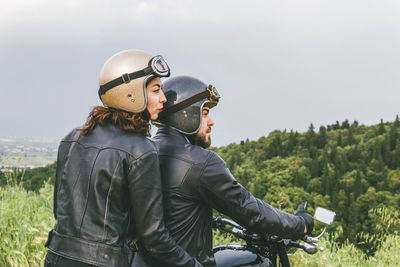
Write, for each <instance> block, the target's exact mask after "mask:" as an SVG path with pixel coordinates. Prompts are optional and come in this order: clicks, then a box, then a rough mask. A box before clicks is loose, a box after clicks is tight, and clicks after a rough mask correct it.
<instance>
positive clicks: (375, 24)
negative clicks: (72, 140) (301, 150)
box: [0, 0, 400, 146]
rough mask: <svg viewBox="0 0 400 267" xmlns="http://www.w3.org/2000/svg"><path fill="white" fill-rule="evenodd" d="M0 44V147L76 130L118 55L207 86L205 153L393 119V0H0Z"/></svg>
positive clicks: (397, 44) (398, 94) (399, 17)
mask: <svg viewBox="0 0 400 267" xmlns="http://www.w3.org/2000/svg"><path fill="white" fill-rule="evenodd" d="M0 38H1V39H0V71H1V73H0V92H1V95H0V137H6V136H7V137H12V136H31V137H57V138H61V137H63V136H64V135H66V133H67V132H68V131H70V130H71V129H72V128H74V127H75V126H78V125H81V124H82V123H83V122H84V121H85V120H86V117H87V115H88V112H89V111H90V109H91V107H93V106H95V105H99V104H100V101H99V99H98V96H97V90H98V75H99V72H100V69H101V67H102V65H103V63H104V62H105V61H106V60H107V59H108V58H109V57H110V56H111V55H113V54H114V53H116V52H118V51H121V50H125V49H141V50H146V51H148V52H150V53H152V54H162V55H163V56H164V57H165V59H166V60H167V61H168V63H169V65H170V67H171V69H172V75H192V76H195V77H197V78H199V79H201V80H203V81H204V82H205V83H207V84H208V83H211V84H213V85H215V86H216V87H217V89H218V90H219V92H220V93H221V95H222V99H221V101H220V104H219V105H218V106H217V107H216V108H215V109H213V110H212V113H211V115H212V118H213V119H214V121H215V123H216V125H215V127H214V129H213V145H215V146H220V145H227V144H229V143H232V142H240V141H241V140H245V139H246V138H249V139H250V140H256V139H258V138H259V137H261V136H263V135H267V134H268V133H269V132H271V131H273V130H275V129H279V130H284V129H287V130H289V131H290V130H291V129H293V130H297V131H300V132H303V131H306V130H307V128H308V126H309V125H310V123H313V124H314V126H315V127H316V128H317V129H318V128H319V126H321V125H328V124H333V123H335V121H336V120H338V121H340V122H341V121H343V120H345V119H348V120H349V121H350V122H352V121H353V120H357V121H358V122H359V123H362V124H366V125H371V124H377V123H379V121H380V119H383V120H384V121H393V120H394V119H395V116H396V114H399V113H400V104H399V103H400V90H399V89H400V75H399V71H400V1H398V0H376V1H369V0H274V1H270V0H260V1H254V0H246V1H244V0H243V1H233V0H230V1H228V0H226V1H225V0H224V1H217V0H192V1H191V0H154V1H137V0H129V1H115V0H96V1H95V0H29V1H26V0H0Z"/></svg>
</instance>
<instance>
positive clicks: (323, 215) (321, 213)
mask: <svg viewBox="0 0 400 267" xmlns="http://www.w3.org/2000/svg"><path fill="white" fill-rule="evenodd" d="M335 216H336V213H335V212H333V211H331V210H327V209H324V208H321V207H317V209H316V210H315V214H314V219H316V220H318V221H320V222H322V223H324V224H332V223H333V221H334V220H335Z"/></svg>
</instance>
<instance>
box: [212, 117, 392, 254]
mask: <svg viewBox="0 0 400 267" xmlns="http://www.w3.org/2000/svg"><path fill="white" fill-rule="evenodd" d="M399 128H400V121H399V117H398V116H396V118H395V120H394V121H393V122H386V123H384V122H383V121H382V120H381V122H380V123H379V124H377V125H373V126H365V125H359V123H358V122H357V121H354V122H353V123H350V122H349V121H348V120H345V121H343V122H342V123H339V122H338V121H337V122H336V123H335V124H333V125H328V126H326V127H325V126H321V127H320V128H319V129H318V131H316V129H315V128H314V126H313V124H311V125H310V126H309V128H308V131H307V132H305V133H298V132H293V131H290V132H288V131H274V132H272V133H270V134H269V135H268V136H267V137H261V138H259V139H258V140H257V141H249V140H246V141H241V142H240V144H230V145H228V146H226V147H220V148H215V151H217V152H218V154H219V155H220V156H221V157H222V158H223V159H224V160H225V161H226V164H227V166H228V168H229V169H230V170H231V172H232V174H233V176H234V177H235V178H236V179H237V180H238V181H239V182H240V183H241V184H242V185H244V186H245V187H246V188H247V189H249V190H250V191H251V192H252V193H253V194H254V195H255V196H256V197H258V198H260V199H262V200H264V201H265V202H267V203H270V204H271V205H273V206H275V207H277V208H280V209H283V210H286V211H289V212H294V211H295V209H296V207H297V206H298V205H299V204H302V203H304V202H305V201H308V203H309V204H310V206H311V207H310V208H311V209H310V212H312V211H313V209H315V208H316V207H317V206H322V207H325V208H328V209H331V210H334V211H335V212H336V213H337V217H336V223H335V225H333V228H332V229H331V230H335V228H336V229H337V228H339V227H340V228H341V229H342V233H341V235H340V236H339V237H338V241H341V242H345V241H346V240H349V241H350V242H351V243H353V244H355V245H356V246H358V247H359V248H361V249H363V251H364V252H365V253H367V254H370V255H371V254H372V253H374V252H375V250H376V248H377V245H378V244H377V243H378V242H381V241H382V238H379V237H381V236H382V231H381V230H382V229H381V228H382V227H384V230H385V233H396V232H398V231H399V230H400V213H399V210H400V209H399V208H400V134H399V130H400V129H399ZM382 213H385V214H382ZM382 217H384V218H385V220H387V221H386V222H383V221H381V220H379V218H382Z"/></svg>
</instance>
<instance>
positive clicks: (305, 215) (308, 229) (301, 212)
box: [296, 205, 314, 235]
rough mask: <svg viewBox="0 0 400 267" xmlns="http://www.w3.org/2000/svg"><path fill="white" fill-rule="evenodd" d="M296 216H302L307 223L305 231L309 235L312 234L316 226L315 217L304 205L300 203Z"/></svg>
mask: <svg viewBox="0 0 400 267" xmlns="http://www.w3.org/2000/svg"><path fill="white" fill-rule="evenodd" d="M296 216H300V217H302V218H303V219H304V221H305V223H306V225H305V228H304V233H305V234H308V235H309V234H311V233H312V230H313V228H314V218H313V217H312V216H311V215H310V214H308V213H307V212H306V210H305V209H304V206H303V205H299V207H298V208H297V211H296Z"/></svg>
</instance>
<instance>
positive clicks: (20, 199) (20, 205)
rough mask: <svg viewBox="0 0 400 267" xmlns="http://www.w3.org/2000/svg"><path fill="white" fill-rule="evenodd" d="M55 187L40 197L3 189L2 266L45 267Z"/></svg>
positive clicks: (0, 206) (0, 194) (0, 208)
mask: <svg viewBox="0 0 400 267" xmlns="http://www.w3.org/2000/svg"><path fill="white" fill-rule="evenodd" d="M52 192H53V186H51V185H50V184H48V183H46V184H45V186H44V187H43V188H42V189H41V190H40V193H39V194H37V193H34V192H27V191H25V190H24V189H23V188H22V187H21V186H19V185H9V186H6V187H0V266H43V264H44V257H45V254H46V252H47V249H46V248H45V247H44V243H45V242H46V240H47V233H48V232H49V231H50V229H51V227H52V226H53V224H54V219H53V218H54V216H53V213H52V209H53V206H52V202H53V193H52Z"/></svg>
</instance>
